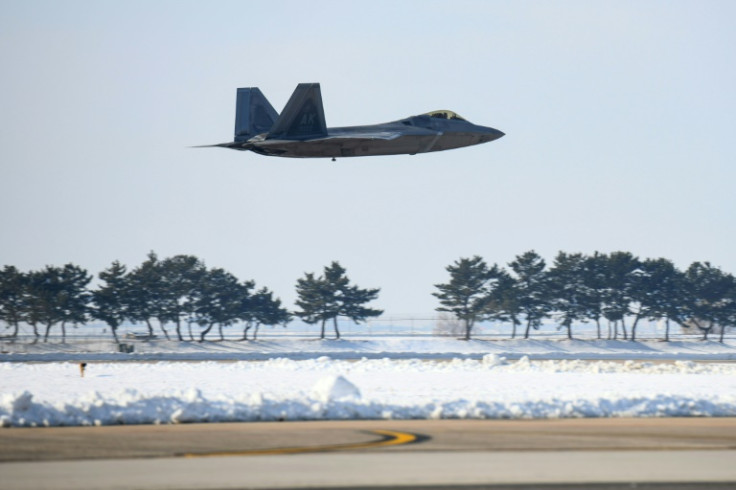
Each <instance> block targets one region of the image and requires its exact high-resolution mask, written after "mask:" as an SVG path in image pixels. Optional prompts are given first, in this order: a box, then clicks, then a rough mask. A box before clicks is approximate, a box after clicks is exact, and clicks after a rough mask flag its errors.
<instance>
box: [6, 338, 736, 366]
mask: <svg viewBox="0 0 736 490" xmlns="http://www.w3.org/2000/svg"><path fill="white" fill-rule="evenodd" d="M123 342H125V343H128V344H130V345H132V346H133V348H134V351H133V352H132V353H130V354H121V353H119V352H118V346H117V345H116V344H115V343H114V342H112V341H111V340H107V339H106V340H72V341H69V342H68V343H65V344H61V343H59V341H58V340H56V341H54V342H49V343H43V342H39V343H36V344H32V343H30V342H15V343H12V342H4V343H2V344H0V361H115V360H126V361H130V360H138V361H173V360H180V361H181V360H188V361H197V360H199V361H206V360H210V361H211V360H231V361H235V360H242V361H250V360H260V361H262V360H268V359H273V358H276V357H282V358H288V359H294V360H300V359H301V360H306V359H314V358H316V357H320V356H329V357H330V358H332V359H343V360H348V359H349V360H357V359H361V358H363V357H366V358H369V359H382V358H386V357H387V358H391V359H412V358H421V359H452V358H465V359H480V358H482V357H483V356H484V355H486V354H496V355H498V356H502V357H506V358H508V359H519V358H521V357H523V356H528V357H529V358H530V359H587V360H611V359H623V360H627V359H638V360H719V361H729V360H733V361H736V339H730V338H729V339H728V340H727V341H726V342H724V343H723V344H721V343H719V342H716V341H707V342H706V341H700V340H695V339H692V340H677V341H673V342H661V341H658V340H647V341H642V342H630V341H626V340H543V339H529V340H521V339H518V340H471V341H467V342H466V341H459V340H457V339H454V338H448V337H431V336H406V337H400V336H397V337H349V338H347V339H344V340H318V339H312V338H310V339H305V338H265V339H263V340H258V341H255V342H254V341H248V342H238V341H232V340H229V341H224V342H202V343H200V342H175V341H163V340H154V341H146V342H142V341H136V342H133V341H130V340H126V339H123Z"/></svg>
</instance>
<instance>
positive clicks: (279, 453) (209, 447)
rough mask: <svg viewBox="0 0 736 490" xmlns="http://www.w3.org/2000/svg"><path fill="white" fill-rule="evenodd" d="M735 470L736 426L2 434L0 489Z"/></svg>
mask: <svg viewBox="0 0 736 490" xmlns="http://www.w3.org/2000/svg"><path fill="white" fill-rule="evenodd" d="M380 431H383V433H381V432H380ZM407 435H411V436H413V438H412V437H407ZM387 441H393V442H391V443H389V444H386V442H387ZM734 461H736V418H708V419H705V418H678V419H564V420H408V421H397V420H381V421H330V422H282V423H279V422H270V423H237V424H192V425H168V426H114V427H81V428H80V427H73V428H72V427H67V428H31V429H19V428H12V429H3V430H0V462H1V463H0V481H1V482H2V485H1V487H2V488H3V489H7V490H10V489H31V488H33V489H37V488H49V489H72V488H99V489H113V488H114V489H117V488H148V489H174V488H175V489H237V488H370V487H374V488H378V487H396V486H403V487H406V488H457V487H463V486H464V487H466V488H495V489H500V488H508V486H509V485H514V487H513V488H563V487H559V486H558V487H549V485H564V488H575V487H573V486H571V485H576V484H577V485H583V486H578V487H577V488H600V489H603V488H611V489H613V488H630V487H629V486H627V485H630V484H632V483H636V484H638V485H639V487H638V488H665V487H661V486H657V485H664V484H666V488H683V489H684V488H719V489H720V488H736V465H734V464H733V462H734ZM519 485H521V486H519ZM544 485H547V486H548V487H545V486H544ZM644 485H648V486H644ZM678 485H679V486H678ZM693 485H695V486H693ZM706 485H710V486H706Z"/></svg>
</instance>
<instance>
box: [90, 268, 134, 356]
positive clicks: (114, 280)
mask: <svg viewBox="0 0 736 490" xmlns="http://www.w3.org/2000/svg"><path fill="white" fill-rule="evenodd" d="M126 272H127V271H126V268H125V266H124V265H122V264H121V263H120V262H118V261H117V260H116V261H114V262H113V263H112V265H110V267H109V268H107V269H105V270H104V271H102V272H100V273H99V274H98V277H99V278H100V279H101V280H102V281H103V282H104V284H102V285H101V286H99V287H98V288H97V289H96V290H94V291H92V308H90V313H91V315H92V317H93V318H96V319H98V320H102V321H103V322H105V323H107V325H108V326H109V327H110V331H111V332H112V336H113V338H114V339H115V342H116V343H120V340H119V339H118V334H117V330H118V327H120V325H121V324H122V323H123V322H124V321H125V320H126V319H127V317H128V305H129V301H128V298H126V296H125V294H126V292H127V278H126Z"/></svg>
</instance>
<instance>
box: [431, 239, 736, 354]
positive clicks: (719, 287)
mask: <svg viewBox="0 0 736 490" xmlns="http://www.w3.org/2000/svg"><path fill="white" fill-rule="evenodd" d="M508 267H509V269H510V270H509V269H506V268H504V267H502V266H499V265H497V264H493V265H491V266H489V265H488V264H487V263H486V262H485V261H484V260H483V259H482V258H481V257H478V256H475V257H472V258H461V259H459V260H457V261H455V262H454V263H453V264H451V265H449V266H448V267H447V268H446V269H447V271H448V272H449V273H450V281H449V282H448V283H446V284H437V285H435V287H436V288H437V291H436V292H434V293H433V294H434V296H436V297H437V298H438V299H439V302H440V305H441V306H440V307H439V308H437V311H442V312H449V313H451V314H453V315H454V316H455V317H456V318H457V319H458V320H460V321H462V323H463V325H464V330H465V338H466V339H470V337H471V332H472V329H473V327H474V325H475V324H476V323H478V322H480V321H484V320H494V321H500V322H508V323H509V324H510V325H511V337H512V338H514V337H516V334H517V327H520V326H523V327H524V338H528V337H529V333H530V330H531V329H539V327H540V326H541V325H542V323H543V321H544V320H545V319H550V318H552V319H555V320H557V322H558V324H559V326H560V328H564V329H566V331H567V337H568V338H572V337H573V331H572V329H573V324H574V323H576V322H595V324H596V326H597V334H598V338H599V339H600V338H601V320H606V321H607V323H608V338H609V339H610V338H613V339H615V338H617V337H618V335H619V329H620V331H621V333H622V335H623V338H624V339H627V338H630V339H631V340H636V329H637V326H638V325H639V322H640V321H641V320H642V319H649V320H664V321H665V323H666V330H665V340H669V328H670V322H671V321H672V322H675V323H676V324H679V325H680V326H682V327H685V328H693V327H694V328H697V329H699V330H700V331H701V332H702V333H703V338H704V339H707V338H708V335H709V334H710V333H711V332H713V331H718V330H720V341H721V342H723V334H724V332H725V330H726V328H728V327H733V326H735V325H736V280H735V279H734V276H733V275H731V274H728V273H726V272H723V271H722V270H721V269H719V268H717V267H714V266H712V265H711V264H710V263H708V262H695V263H693V264H692V265H690V267H688V268H687V270H685V271H681V270H679V269H677V268H676V267H675V266H674V264H673V263H672V262H671V261H669V260H667V259H662V258H660V259H644V260H642V259H639V258H637V257H635V256H634V255H632V254H631V253H629V252H613V253H611V254H601V253H598V252H596V253H595V254H593V255H584V254H579V253H574V254H570V253H565V252H559V254H558V255H557V257H555V259H554V263H553V264H552V266H551V267H549V268H548V267H547V264H546V263H545V261H544V259H543V258H542V257H540V256H539V255H538V254H537V253H536V252H534V251H529V252H526V253H523V254H521V255H518V256H517V257H516V258H515V260H514V261H512V262H510V263H509V264H508ZM627 318H628V319H630V320H631V324H630V329H629V330H627V325H626V320H627Z"/></svg>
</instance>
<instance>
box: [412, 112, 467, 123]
mask: <svg viewBox="0 0 736 490" xmlns="http://www.w3.org/2000/svg"><path fill="white" fill-rule="evenodd" d="M422 115H423V116H429V117H435V118H437V119H454V120H456V121H466V119H465V118H464V117H462V116H461V115H460V114H458V113H457V112H453V111H432V112H428V113H426V114H422Z"/></svg>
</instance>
